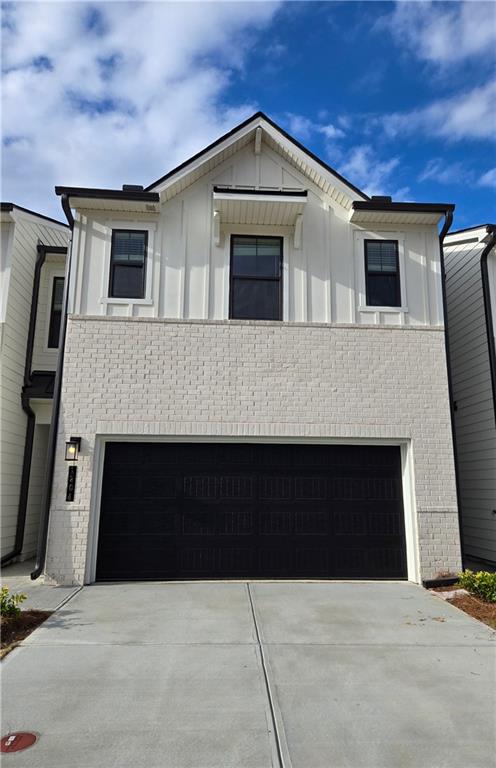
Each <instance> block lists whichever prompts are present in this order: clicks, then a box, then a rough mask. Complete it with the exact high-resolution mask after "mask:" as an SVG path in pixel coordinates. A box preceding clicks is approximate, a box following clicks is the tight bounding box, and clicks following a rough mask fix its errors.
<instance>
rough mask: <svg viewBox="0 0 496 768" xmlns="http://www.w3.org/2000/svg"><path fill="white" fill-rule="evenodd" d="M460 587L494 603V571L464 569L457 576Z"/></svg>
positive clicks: (495, 599) (495, 598)
mask: <svg viewBox="0 0 496 768" xmlns="http://www.w3.org/2000/svg"><path fill="white" fill-rule="evenodd" d="M458 583H459V584H460V586H461V587H463V588H464V589H466V590H467V591H468V592H471V593H472V594H473V595H477V597H482V599H483V600H487V601H488V602H489V603H496V573H489V571H477V573H474V571H468V570H467V571H464V573H460V574H459V576H458Z"/></svg>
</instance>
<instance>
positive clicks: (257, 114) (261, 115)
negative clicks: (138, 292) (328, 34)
mask: <svg viewBox="0 0 496 768" xmlns="http://www.w3.org/2000/svg"><path fill="white" fill-rule="evenodd" d="M257 118H261V119H263V120H265V121H266V122H267V123H268V124H269V125H271V126H272V128H275V129H276V130H277V131H279V133H281V134H282V135H283V136H284V138H286V139H288V141H290V142H291V143H292V144H294V146H295V147H297V148H298V149H300V150H301V151H302V152H305V154H306V155H308V156H309V157H311V158H312V160H315V162H316V163H318V164H319V165H320V166H322V168H324V169H325V170H326V171H328V172H329V173H332V174H333V176H336V178H338V179H339V180H340V181H342V182H343V184H346V186H347V187H349V188H350V189H352V190H353V191H354V192H357V193H358V194H359V195H360V197H365V198H366V199H367V200H369V199H370V198H369V196H368V195H366V194H365V192H362V190H361V189H358V187H355V185H354V184H352V183H351V182H350V181H348V179H345V177H344V176H341V174H340V173H338V172H337V171H336V169H335V168H332V167H331V166H330V165H327V163H324V161H323V160H321V159H320V157H317V155H315V154H314V153H313V152H311V151H310V150H309V149H307V147H305V146H304V145H303V144H300V142H299V141H297V140H296V139H295V138H293V136H290V134H289V133H287V132H286V131H285V130H284V128H281V126H280V125H278V124H277V123H275V122H274V121H273V120H271V119H270V117H267V115H266V114H265V113H264V112H260V111H259V112H255V114H254V115H252V116H251V117H249V118H248V119H247V120H244V121H243V122H242V123H240V124H239V125H237V126H236V127H235V128H232V130H230V131H228V132H227V133H225V134H224V135H223V136H220V138H218V139H216V140H215V141H213V142H212V143H211V144H209V145H208V147H205V149H202V150H201V151H200V152H197V153H196V155H193V156H192V157H190V158H188V160H185V161H184V163H181V164H180V165H177V166H176V167H175V168H173V169H172V170H171V171H169V172H168V173H166V174H165V175H164V176H161V177H160V178H159V179H157V180H156V181H154V182H153V183H152V184H149V185H148V186H147V187H145V189H146V190H149V189H152V188H153V187H156V186H157V184H161V183H162V182H163V181H166V180H167V179H169V178H170V177H171V176H174V174H175V173H178V172H179V171H182V169H183V168H186V167H187V166H188V165H189V164H190V163H193V162H194V161H195V160H198V159H199V158H200V157H202V155H205V154H206V153H207V152H210V150H211V149H214V148H215V147H217V146H218V145H219V144H221V143H222V142H223V141H225V140H226V139H229V138H231V136H234V134H236V133H237V132H238V131H241V130H242V129H243V128H246V126H247V125H249V124H250V123H252V122H253V121H254V120H256V119H257Z"/></svg>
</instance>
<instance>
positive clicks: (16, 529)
mask: <svg viewBox="0 0 496 768" xmlns="http://www.w3.org/2000/svg"><path fill="white" fill-rule="evenodd" d="M0 233H1V262H0V265H1V269H0V353H1V355H0V358H1V367H0V393H1V398H0V408H1V429H0V471H1V483H0V508H1V524H2V564H6V563H9V562H11V561H14V560H16V559H17V560H19V559H20V560H26V559H28V558H31V557H33V555H34V554H35V552H36V546H37V540H38V528H39V520H40V510H41V503H42V497H43V492H44V487H45V470H46V467H45V463H46V457H47V453H48V435H49V429H50V423H51V420H52V401H53V388H54V379H55V370H56V368H57V363H58V359H59V335H60V324H61V320H62V303H63V292H64V281H65V266H66V254H67V246H68V243H69V236H70V230H69V227H68V226H67V225H66V224H62V223H60V222H58V221H56V220H54V219H50V218H48V217H46V216H43V215H41V214H39V213H36V212H34V211H29V210H27V209H26V208H22V207H21V206H18V205H15V204H14V203H7V202H4V203H2V204H1V212H0Z"/></svg>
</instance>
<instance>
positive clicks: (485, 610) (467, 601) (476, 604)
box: [448, 595, 496, 629]
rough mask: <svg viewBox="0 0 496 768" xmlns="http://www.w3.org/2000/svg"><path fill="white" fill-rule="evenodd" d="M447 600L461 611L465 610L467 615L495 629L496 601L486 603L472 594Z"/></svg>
mask: <svg viewBox="0 0 496 768" xmlns="http://www.w3.org/2000/svg"><path fill="white" fill-rule="evenodd" d="M448 602H449V603H451V605H454V606H456V608H459V609H460V610H461V611H465V613H468V615H469V616H473V618H474V619H478V620H479V621H482V622H483V623H484V624H487V626H488V627H491V628H492V629H496V603H487V602H486V601H485V600H480V599H479V598H478V597H472V595H463V596H462V597H454V598H453V599H452V600H448Z"/></svg>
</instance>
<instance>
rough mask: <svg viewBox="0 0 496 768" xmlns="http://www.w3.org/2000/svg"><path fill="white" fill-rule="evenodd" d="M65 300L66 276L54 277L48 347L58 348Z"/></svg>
mask: <svg viewBox="0 0 496 768" xmlns="http://www.w3.org/2000/svg"><path fill="white" fill-rule="evenodd" d="M63 301H64V278H63V277H54V278H53V286H52V305H51V307H50V323H49V326H48V348H49V349H57V347H58V346H59V337H60V324H61V321H62V304H63Z"/></svg>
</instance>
